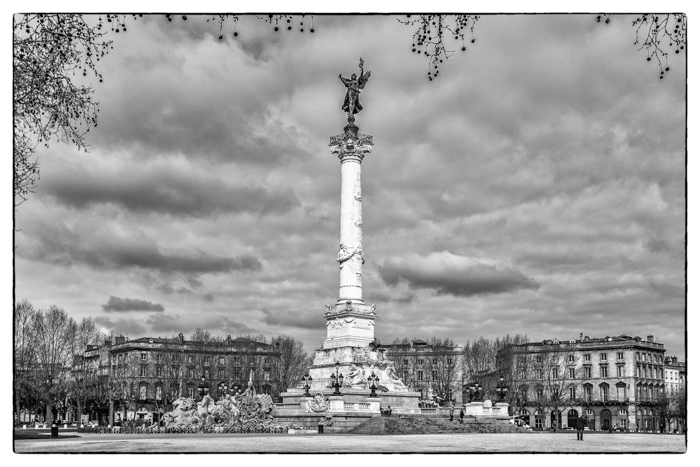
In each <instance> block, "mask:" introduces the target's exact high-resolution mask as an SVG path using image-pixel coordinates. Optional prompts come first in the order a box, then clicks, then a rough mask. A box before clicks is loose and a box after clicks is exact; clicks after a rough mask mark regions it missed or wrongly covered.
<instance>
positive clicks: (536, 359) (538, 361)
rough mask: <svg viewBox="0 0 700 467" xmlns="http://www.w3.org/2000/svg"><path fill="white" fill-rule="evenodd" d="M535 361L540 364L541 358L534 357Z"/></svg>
mask: <svg viewBox="0 0 700 467" xmlns="http://www.w3.org/2000/svg"><path fill="white" fill-rule="evenodd" d="M535 361H536V362H537V363H542V357H540V356H539V355H538V356H537V357H535Z"/></svg>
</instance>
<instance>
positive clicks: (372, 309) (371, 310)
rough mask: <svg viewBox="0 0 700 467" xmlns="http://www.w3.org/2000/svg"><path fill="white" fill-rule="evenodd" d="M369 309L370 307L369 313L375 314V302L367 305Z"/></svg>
mask: <svg viewBox="0 0 700 467" xmlns="http://www.w3.org/2000/svg"><path fill="white" fill-rule="evenodd" d="M369 309H370V313H372V314H373V315H376V314H377V312H376V311H375V310H376V309H377V305H376V304H374V303H372V306H371V307H369Z"/></svg>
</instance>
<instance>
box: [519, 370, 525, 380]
mask: <svg viewBox="0 0 700 467" xmlns="http://www.w3.org/2000/svg"><path fill="white" fill-rule="evenodd" d="M520 379H525V370H520Z"/></svg>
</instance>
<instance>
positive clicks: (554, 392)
mask: <svg viewBox="0 0 700 467" xmlns="http://www.w3.org/2000/svg"><path fill="white" fill-rule="evenodd" d="M552 400H553V401H557V400H559V388H552Z"/></svg>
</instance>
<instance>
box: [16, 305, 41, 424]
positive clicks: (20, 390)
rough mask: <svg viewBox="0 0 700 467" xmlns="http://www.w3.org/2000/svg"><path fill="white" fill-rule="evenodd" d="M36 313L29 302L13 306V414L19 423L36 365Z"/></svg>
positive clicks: (26, 403) (30, 389)
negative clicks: (23, 402) (23, 401)
mask: <svg viewBox="0 0 700 467" xmlns="http://www.w3.org/2000/svg"><path fill="white" fill-rule="evenodd" d="M36 313H37V311H36V310H35V309H34V306H33V305H32V304H31V303H30V302H29V300H27V299H24V300H21V301H20V302H19V303H16V304H15V308H14V327H15V340H14V357H15V358H14V383H15V413H16V414H17V421H18V422H19V421H20V413H21V409H22V400H23V399H24V400H25V404H24V405H25V408H28V407H29V405H30V403H29V399H30V398H29V395H30V394H31V393H32V392H33V391H32V387H33V385H32V384H31V383H30V379H31V377H32V371H33V369H34V368H35V364H36V334H35V328H34V320H35V315H36Z"/></svg>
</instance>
